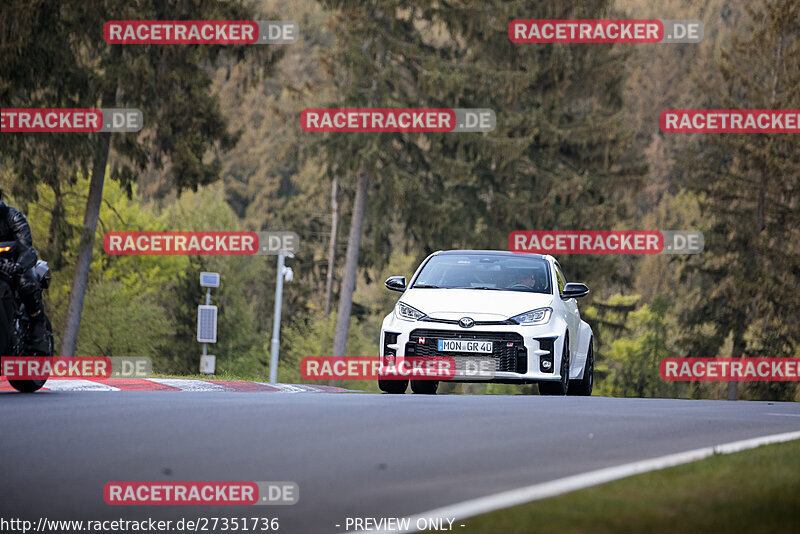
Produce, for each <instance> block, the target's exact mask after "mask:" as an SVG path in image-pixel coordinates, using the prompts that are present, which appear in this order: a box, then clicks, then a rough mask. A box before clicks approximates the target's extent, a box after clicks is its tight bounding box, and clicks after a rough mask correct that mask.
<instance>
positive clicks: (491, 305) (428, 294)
mask: <svg viewBox="0 0 800 534" xmlns="http://www.w3.org/2000/svg"><path fill="white" fill-rule="evenodd" d="M400 300H401V301H402V302H404V303H406V304H408V305H409V306H413V307H414V308H416V309H418V310H419V311H421V312H422V313H424V314H426V315H428V316H429V317H433V318H435V319H456V320H457V319H460V318H462V317H471V318H472V319H474V320H476V321H502V320H504V319H508V318H509V317H513V316H515V315H519V314H520V313H524V312H526V311H530V310H535V309H536V308H543V307H545V306H550V305H551V304H552V302H553V296H552V295H546V294H543V293H526V292H523V291H494V290H486V289H409V290H408V291H406V292H405V293H404V294H403V296H402V297H401V298H400Z"/></svg>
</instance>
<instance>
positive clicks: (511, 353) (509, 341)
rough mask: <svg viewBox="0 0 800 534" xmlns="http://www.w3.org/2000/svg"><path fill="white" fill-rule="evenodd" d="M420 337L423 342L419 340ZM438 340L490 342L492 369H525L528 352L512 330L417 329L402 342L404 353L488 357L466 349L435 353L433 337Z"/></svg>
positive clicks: (520, 338) (523, 371)
mask: <svg viewBox="0 0 800 534" xmlns="http://www.w3.org/2000/svg"><path fill="white" fill-rule="evenodd" d="M421 339H424V343H420V342H419V341H420V340H421ZM439 339H468V340H480V341H492V342H493V343H492V355H491V356H492V357H493V358H494V360H495V364H496V370H497V371H501V372H511V373H527V372H528V351H527V350H526V349H525V342H524V341H523V339H522V336H521V335H519V334H515V333H514V332H472V331H469V332H467V331H464V332H459V331H453V330H431V329H427V328H425V329H423V328H418V329H416V330H413V331H412V332H411V335H410V337H409V341H408V343H406V351H405V354H406V356H452V357H454V358H459V357H470V358H475V357H476V356H488V354H484V355H481V354H475V353H471V352H470V353H466V352H439V351H438V350H437V345H438V344H437V340H439Z"/></svg>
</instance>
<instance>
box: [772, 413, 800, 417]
mask: <svg viewBox="0 0 800 534" xmlns="http://www.w3.org/2000/svg"><path fill="white" fill-rule="evenodd" d="M767 415H780V416H781V417H800V413H768V414H767Z"/></svg>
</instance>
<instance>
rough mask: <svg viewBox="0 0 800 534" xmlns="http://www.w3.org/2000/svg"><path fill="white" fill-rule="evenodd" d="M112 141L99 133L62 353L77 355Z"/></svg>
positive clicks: (105, 134)
mask: <svg viewBox="0 0 800 534" xmlns="http://www.w3.org/2000/svg"><path fill="white" fill-rule="evenodd" d="M110 141H111V134H110V133H108V132H105V133H101V134H98V135H97V152H96V153H95V157H94V163H93V166H92V179H91V181H90V182H89V196H88V198H87V199H86V211H85V212H84V215H83V230H82V231H81V241H80V245H79V250H78V262H77V265H76V266H75V278H74V279H73V281H72V290H71V291H70V294H69V306H68V308H67V323H66V326H65V327H64V338H63V340H62V342H61V355H62V356H75V349H76V347H77V346H78V332H79V331H80V326H81V313H82V312H83V299H84V297H85V296H86V286H87V285H88V283H89V268H90V267H91V265H92V253H93V252H94V234H95V231H96V230H97V219H98V218H99V217H100V204H101V203H102V201H103V184H104V183H105V178H106V166H107V164H108V149H109V142H110Z"/></svg>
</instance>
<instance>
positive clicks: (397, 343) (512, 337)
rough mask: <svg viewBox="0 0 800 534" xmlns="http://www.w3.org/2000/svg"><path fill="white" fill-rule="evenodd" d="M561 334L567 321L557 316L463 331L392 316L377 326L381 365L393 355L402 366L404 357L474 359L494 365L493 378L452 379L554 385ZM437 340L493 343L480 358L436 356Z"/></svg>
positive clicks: (455, 327)
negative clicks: (535, 322) (540, 322)
mask: <svg viewBox="0 0 800 534" xmlns="http://www.w3.org/2000/svg"><path fill="white" fill-rule="evenodd" d="M566 330H567V326H566V323H565V322H564V321H561V320H559V319H558V318H551V320H550V321H549V322H548V323H546V324H543V325H534V326H521V325H511V324H492V325H475V326H473V327H472V328H462V327H460V326H459V325H458V324H449V323H441V322H434V321H426V320H421V321H406V320H402V319H398V318H397V317H396V316H395V314H394V313H391V314H389V315H387V316H386V317H385V318H384V320H383V324H382V327H381V339H380V356H381V364H382V366H383V365H385V364H386V362H387V358H386V357H387V356H389V357H391V356H394V358H395V364H400V363H402V360H403V358H405V357H407V356H451V357H453V358H454V359H455V360H456V362H459V359H463V358H470V357H471V358H475V357H479V358H486V359H491V360H493V361H494V363H495V371H494V373H493V374H492V376H467V377H464V376H457V377H455V378H453V379H452V381H453V382H473V381H489V382H523V383H524V382H543V381H557V380H560V379H561V376H560V372H559V369H561V354H562V350H563V344H564V333H565V332H566ZM439 339H464V340H476V341H492V342H493V352H492V354H482V355H480V354H464V353H453V352H439V351H438V350H437V340H439ZM389 361H391V358H389ZM458 366H459V363H457V367H458Z"/></svg>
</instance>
